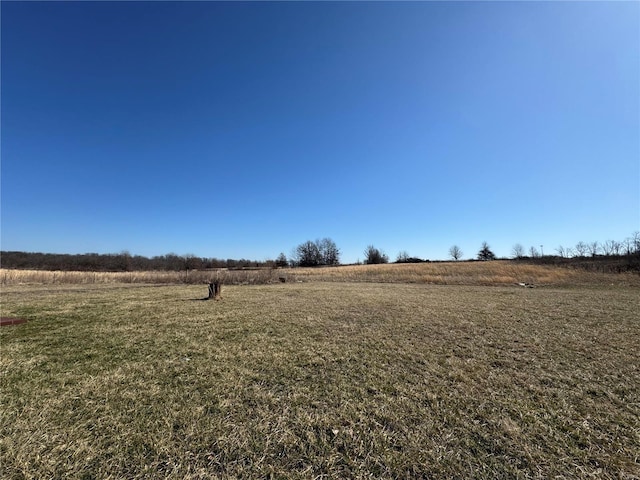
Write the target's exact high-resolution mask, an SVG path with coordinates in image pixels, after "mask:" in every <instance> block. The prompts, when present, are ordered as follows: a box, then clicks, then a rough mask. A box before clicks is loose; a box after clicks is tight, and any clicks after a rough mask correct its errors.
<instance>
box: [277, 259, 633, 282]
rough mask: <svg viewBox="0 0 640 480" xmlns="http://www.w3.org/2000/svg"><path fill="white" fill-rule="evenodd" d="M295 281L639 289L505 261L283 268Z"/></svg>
mask: <svg viewBox="0 0 640 480" xmlns="http://www.w3.org/2000/svg"><path fill="white" fill-rule="evenodd" d="M280 274H281V275H283V274H284V275H291V276H292V277H294V278H295V279H296V280H298V281H313V280H315V281H318V280H320V281H337V282H349V281H358V282H385V283H396V282H398V283H427V284H433V285H512V284H517V283H527V284H532V285H537V286H543V285H586V284H593V283H595V284H618V285H638V286H640V276H638V275H634V274H631V273H626V274H605V273H599V272H589V271H584V270H576V269H568V268H563V267H558V266H553V265H531V264H524V263H518V262H513V261H508V260H504V261H502V260H500V261H492V262H430V263H412V264H407V263H401V264H381V265H349V266H341V267H327V268H295V269H283V270H282V271H281V272H280Z"/></svg>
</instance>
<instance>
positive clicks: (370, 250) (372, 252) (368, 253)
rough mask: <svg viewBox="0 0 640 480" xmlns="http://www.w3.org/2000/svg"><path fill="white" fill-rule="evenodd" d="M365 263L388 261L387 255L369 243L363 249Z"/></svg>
mask: <svg viewBox="0 0 640 480" xmlns="http://www.w3.org/2000/svg"><path fill="white" fill-rule="evenodd" d="M364 256H365V260H364V263H366V264H375V263H389V257H388V256H387V255H386V254H385V253H384V252H383V251H381V250H378V249H377V248H376V247H374V246H373V245H369V246H368V247H367V248H366V250H365V251H364Z"/></svg>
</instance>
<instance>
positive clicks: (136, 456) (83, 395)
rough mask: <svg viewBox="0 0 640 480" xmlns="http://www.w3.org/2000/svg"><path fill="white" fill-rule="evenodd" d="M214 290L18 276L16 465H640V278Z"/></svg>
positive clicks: (576, 470) (100, 472) (7, 457)
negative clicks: (630, 281) (211, 295)
mask: <svg viewBox="0 0 640 480" xmlns="http://www.w3.org/2000/svg"><path fill="white" fill-rule="evenodd" d="M522 281H528V280H527V279H522ZM206 293H207V292H206V286H203V285H131V284H127V285H123V284H76V285H73V284H69V285H66V284H63V285H51V284H47V285H5V286H3V288H2V316H10V317H22V318H26V319H28V320H29V321H28V323H26V324H22V325H17V326H11V327H2V328H1V329H0V341H1V343H0V346H1V355H0V382H1V383H0V391H1V395H2V397H1V399H2V400H1V401H2V403H1V404H2V417H1V421H0V429H1V431H0V476H1V477H2V478H11V479H14V478H16V479H18V478H114V479H115V478H175V479H182V478H193V479H195V478H305V479H306V478H487V479H488V478H491V479H493V478H554V477H555V478H616V479H621V478H625V479H637V478H639V477H640V463H639V462H640V458H639V456H640V420H639V418H640V355H639V354H638V345H639V344H640V320H639V316H638V312H639V311H640V295H639V294H638V293H639V291H638V289H637V287H629V286H620V285H610V284H609V282H601V284H600V285H593V286H589V285H587V286H572V287H569V288H567V287H562V288H560V287H544V288H533V289H524V288H519V287H517V286H482V285H457V286H451V285H428V284H424V283H412V284H402V283H373V282H365V283H362V282H347V281H342V282H326V281H315V282H314V281H309V282H304V283H285V284H272V285H253V286H225V287H224V289H223V292H222V293H223V299H222V300H221V301H219V302H213V301H208V302H207V301H201V300H200V299H201V298H203V297H205V296H206Z"/></svg>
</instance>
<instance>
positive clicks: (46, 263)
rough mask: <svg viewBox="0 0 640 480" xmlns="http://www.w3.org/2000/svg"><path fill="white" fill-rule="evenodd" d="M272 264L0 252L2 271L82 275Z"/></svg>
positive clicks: (171, 255)
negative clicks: (79, 272)
mask: <svg viewBox="0 0 640 480" xmlns="http://www.w3.org/2000/svg"><path fill="white" fill-rule="evenodd" d="M274 264H275V262H273V261H265V262H258V261H254V260H246V259H240V260H234V259H227V260H222V259H218V258H203V257H197V256H195V255H176V254H174V253H168V254H166V255H160V256H155V257H151V258H149V257H144V256H141V255H131V254H130V253H128V252H122V253H114V254H100V253H85V254H58V253H31V252H0V266H2V268H16V269H23V270H67V271H71V270H74V271H82V272H132V271H181V270H183V271H184V270H204V269H208V268H231V269H238V268H258V267H270V266H274Z"/></svg>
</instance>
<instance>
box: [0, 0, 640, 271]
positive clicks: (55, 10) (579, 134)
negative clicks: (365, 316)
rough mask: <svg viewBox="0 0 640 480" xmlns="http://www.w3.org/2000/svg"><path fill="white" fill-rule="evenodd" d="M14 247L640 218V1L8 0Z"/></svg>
mask: <svg viewBox="0 0 640 480" xmlns="http://www.w3.org/2000/svg"><path fill="white" fill-rule="evenodd" d="M1 15H2V32H1V40H2V44H1V45H2V58H1V62H2V71H1V87H2V90H1V101H2V103H1V114H2V117H1V121H2V134H1V141H2V144H1V147H2V151H1V153H2V158H1V160H2V163H1V174H2V176H1V187H2V190H1V214H2V215H1V227H2V232H1V248H2V249H3V250H22V251H40V252H56V253H86V252H98V253H116V252H120V251H122V250H128V251H129V252H131V253H133V254H140V255H146V256H154V255H162V254H166V253H169V252H173V253H177V254H195V255H198V256H204V257H218V258H250V259H256V260H265V259H269V258H275V257H276V256H277V255H278V254H279V253H280V252H284V253H285V254H287V255H288V254H289V253H290V252H291V250H292V249H293V248H294V247H295V246H296V245H298V244H299V243H302V242H303V241H306V240H315V239H317V238H322V237H330V238H332V239H333V240H334V241H335V242H336V243H337V245H338V247H339V248H340V249H341V251H342V260H343V262H353V261H356V260H358V259H362V258H363V253H362V252H363V251H364V249H365V247H366V246H367V245H369V244H373V245H375V246H376V247H378V248H380V249H382V250H384V251H385V252H386V253H387V254H388V255H389V256H390V257H391V258H392V259H394V258H395V256H396V255H397V253H398V252H399V251H401V250H405V251H407V252H408V253H409V254H410V255H412V256H418V257H421V258H429V259H446V258H447V257H448V253H447V252H448V249H449V247H450V246H451V245H454V244H457V245H459V246H460V247H461V249H462V250H463V252H464V257H465V258H470V257H475V255H476V253H477V251H478V250H479V248H480V245H481V243H482V242H483V241H487V242H488V243H489V244H490V245H491V247H492V248H493V250H494V252H495V253H496V254H497V255H499V256H508V255H510V253H511V248H512V246H513V245H514V244H515V243H521V244H522V245H523V246H524V247H525V248H526V249H527V250H528V249H529V247H530V246H535V247H536V248H539V246H540V245H544V251H545V253H552V252H553V251H554V250H555V248H557V247H558V246H559V245H563V246H565V247H568V246H573V245H575V244H576V243H577V242H579V241H585V242H586V241H594V240H598V241H605V240H608V239H614V240H623V239H624V238H626V237H628V236H630V235H631V234H632V233H633V232H634V231H636V230H640V3H638V2H476V3H467V2H406V3H404V2H371V3H369V2H352V3H346V2H318V3H314V2H276V3H271V2H247V3H244V2H241V3H237V2H236V3H226V2H189V3H187V2H176V3H174V2H139V3H138V2H68V3H67V2H43V3H39V2H7V1H3V2H2V3H1Z"/></svg>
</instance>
